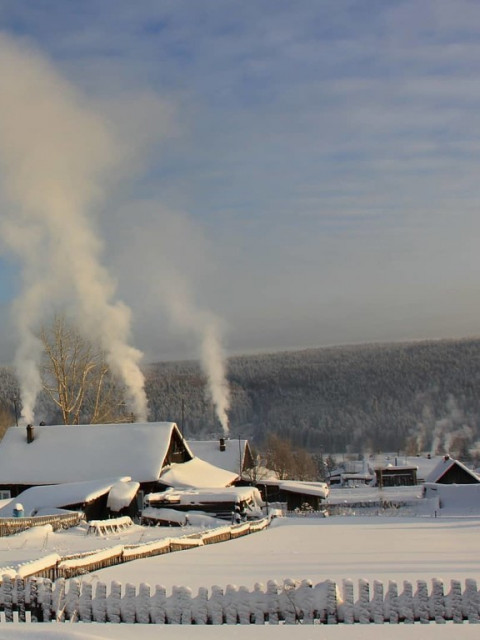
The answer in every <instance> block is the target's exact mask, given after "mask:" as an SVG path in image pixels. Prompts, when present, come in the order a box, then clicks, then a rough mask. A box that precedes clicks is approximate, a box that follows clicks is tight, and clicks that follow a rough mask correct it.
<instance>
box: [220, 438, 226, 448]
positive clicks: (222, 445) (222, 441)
mask: <svg viewBox="0 0 480 640" xmlns="http://www.w3.org/2000/svg"><path fill="white" fill-rule="evenodd" d="M225 449H226V447H225V438H220V451H225Z"/></svg>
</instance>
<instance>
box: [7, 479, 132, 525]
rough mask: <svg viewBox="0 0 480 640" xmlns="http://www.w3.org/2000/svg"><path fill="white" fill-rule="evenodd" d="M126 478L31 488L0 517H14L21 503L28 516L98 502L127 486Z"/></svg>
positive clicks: (14, 501) (13, 501) (15, 499)
mask: <svg viewBox="0 0 480 640" xmlns="http://www.w3.org/2000/svg"><path fill="white" fill-rule="evenodd" d="M122 480H126V481H128V480H130V478H129V477H128V476H126V477H125V478H104V479H103V480H89V481H88V482H68V483H65V484H56V485H44V486H40V487H31V488H30V489H26V490H25V491H23V492H22V493H20V494H19V495H18V496H17V497H16V498H14V499H13V500H12V501H11V503H10V504H8V505H6V506H4V507H3V508H2V509H0V516H1V517H2V518H6V517H9V516H11V515H12V509H13V505H14V504H17V503H20V504H21V505H22V506H23V509H24V512H25V515H26V516H29V515H32V513H33V511H35V512H36V511H39V510H41V509H46V508H48V507H67V506H69V505H74V504H84V503H87V502H91V501H92V500H96V498H99V497H100V496H103V495H104V494H105V493H108V492H109V491H110V489H111V488H112V487H113V486H114V485H116V484H117V483H121V484H126V483H125V482H121V481H122Z"/></svg>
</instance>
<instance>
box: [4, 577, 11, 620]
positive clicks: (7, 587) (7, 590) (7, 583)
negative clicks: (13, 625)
mask: <svg viewBox="0 0 480 640" xmlns="http://www.w3.org/2000/svg"><path fill="white" fill-rule="evenodd" d="M2 602H3V610H4V611H5V622H13V582H12V578H11V577H10V576H8V575H4V576H3V580H2Z"/></svg>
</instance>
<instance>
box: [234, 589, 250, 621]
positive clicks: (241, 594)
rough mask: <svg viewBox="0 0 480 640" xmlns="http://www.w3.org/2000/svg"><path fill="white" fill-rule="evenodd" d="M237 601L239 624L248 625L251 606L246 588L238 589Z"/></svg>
mask: <svg viewBox="0 0 480 640" xmlns="http://www.w3.org/2000/svg"><path fill="white" fill-rule="evenodd" d="M237 599H238V602H237V614H238V622H239V624H250V623H251V614H252V604H251V602H250V592H249V590H248V589H247V587H239V589H238V597H237Z"/></svg>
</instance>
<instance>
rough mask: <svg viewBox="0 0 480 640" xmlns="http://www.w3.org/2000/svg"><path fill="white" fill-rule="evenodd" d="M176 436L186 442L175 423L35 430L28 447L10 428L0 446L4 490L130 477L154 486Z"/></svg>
mask: <svg viewBox="0 0 480 640" xmlns="http://www.w3.org/2000/svg"><path fill="white" fill-rule="evenodd" d="M174 431H176V432H177V435H178V437H179V438H181V435H180V432H179V431H178V428H177V426H176V424H175V423H173V422H147V423H134V424H132V423H127V424H95V425H75V426H64V425H57V426H42V427H39V426H35V437H34V441H33V442H31V443H27V438H26V430H25V429H24V428H23V427H10V429H8V431H7V433H6V434H5V436H4V438H3V440H2V442H0V484H27V485H39V484H59V483H62V482H72V481H73V482H81V481H87V480H91V479H92V478H108V477H117V476H126V475H128V476H130V477H131V478H132V479H133V480H136V481H137V482H149V481H154V480H157V479H158V477H159V476H160V472H161V470H162V467H163V465H164V460H165V456H166V454H167V452H168V448H169V445H170V441H171V438H172V435H173V432H174ZM187 450H188V447H187ZM188 451H189V450H188Z"/></svg>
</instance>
